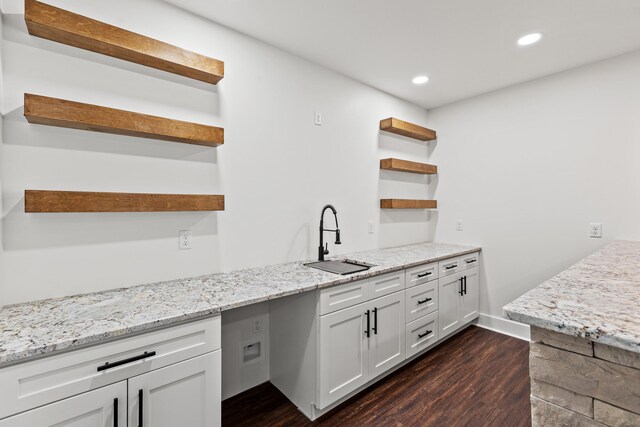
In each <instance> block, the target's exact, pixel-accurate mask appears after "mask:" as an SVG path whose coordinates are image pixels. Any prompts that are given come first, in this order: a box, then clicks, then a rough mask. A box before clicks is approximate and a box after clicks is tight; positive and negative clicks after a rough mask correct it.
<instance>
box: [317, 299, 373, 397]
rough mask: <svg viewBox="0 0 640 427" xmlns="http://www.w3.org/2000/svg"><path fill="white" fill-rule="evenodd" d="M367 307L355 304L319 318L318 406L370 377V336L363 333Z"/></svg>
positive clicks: (345, 392)
mask: <svg viewBox="0 0 640 427" xmlns="http://www.w3.org/2000/svg"><path fill="white" fill-rule="evenodd" d="M369 306H370V303H365V304H358V305H355V306H353V307H349V308H346V309H344V310H340V311H336V312H334V313H331V314H327V315H325V316H321V317H320V345H319V347H320V364H319V367H318V369H319V372H318V378H319V382H320V405H319V409H323V408H325V407H327V406H328V405H330V404H331V403H333V402H335V401H336V400H338V399H340V398H341V397H344V396H346V395H347V394H349V393H350V392H352V391H353V390H355V389H357V388H358V387H360V386H361V385H363V384H365V383H366V382H367V381H368V380H369V372H368V371H369V364H368V360H369V349H368V340H369V338H368V337H367V336H366V334H365V332H366V330H367V329H366V327H367V325H366V321H367V320H366V315H365V313H366V311H367V310H368V309H369ZM370 313H371V312H370V311H369V315H370V316H371V314H370ZM369 322H371V318H369Z"/></svg>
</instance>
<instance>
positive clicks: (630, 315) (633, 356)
mask: <svg viewBox="0 0 640 427" xmlns="http://www.w3.org/2000/svg"><path fill="white" fill-rule="evenodd" d="M504 313H505V316H506V317H507V318H509V319H511V320H515V321H518V322H522V323H526V324H529V325H531V341H532V342H531V350H530V377H531V407H532V409H531V410H532V421H533V425H534V426H549V425H580V426H621V425H624V426H637V425H640V242H631V241H615V242H612V243H610V244H609V245H607V246H605V247H603V248H602V249H600V250H599V251H597V252H595V253H594V254H592V255H590V256H588V257H587V258H585V259H583V260H582V261H580V262H578V263H577V264H575V265H573V266H572V267H570V268H569V269H567V270H565V271H563V272H562V273H560V274H558V275H557V276H555V277H553V278H551V279H550V280H548V281H547V282H545V283H543V284H541V285H540V286H538V287H536V288H535V289H533V290H531V291H530V292H528V293H526V294H524V295H523V296H521V297H520V298H518V299H516V300H515V301H513V302H512V303H510V304H508V305H507V306H505V307H504Z"/></svg>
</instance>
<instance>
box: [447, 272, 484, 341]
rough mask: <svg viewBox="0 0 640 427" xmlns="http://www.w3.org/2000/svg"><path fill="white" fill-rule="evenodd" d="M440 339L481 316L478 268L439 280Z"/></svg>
mask: <svg viewBox="0 0 640 427" xmlns="http://www.w3.org/2000/svg"><path fill="white" fill-rule="evenodd" d="M438 282H439V286H438V287H439V298H440V301H439V303H440V307H439V309H438V312H439V324H440V325H439V326H440V338H444V337H445V336H447V335H449V334H450V333H452V332H454V331H456V330H457V329H459V328H460V327H461V326H462V325H464V324H466V323H469V322H471V321H472V320H473V319H475V318H477V317H478V315H479V304H480V301H479V289H478V283H479V281H478V268H471V269H468V270H463V271H462V272H460V273H456V274H454V275H451V276H446V277H441V278H440V279H439V281H438Z"/></svg>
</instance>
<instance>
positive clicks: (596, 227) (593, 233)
mask: <svg viewBox="0 0 640 427" xmlns="http://www.w3.org/2000/svg"><path fill="white" fill-rule="evenodd" d="M589 237H594V238H600V237H602V223H600V222H592V223H591V224H589Z"/></svg>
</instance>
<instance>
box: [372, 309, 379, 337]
mask: <svg viewBox="0 0 640 427" xmlns="http://www.w3.org/2000/svg"><path fill="white" fill-rule="evenodd" d="M371 329H372V330H373V333H374V334H376V335H378V307H376V308H374V309H373V328H371Z"/></svg>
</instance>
